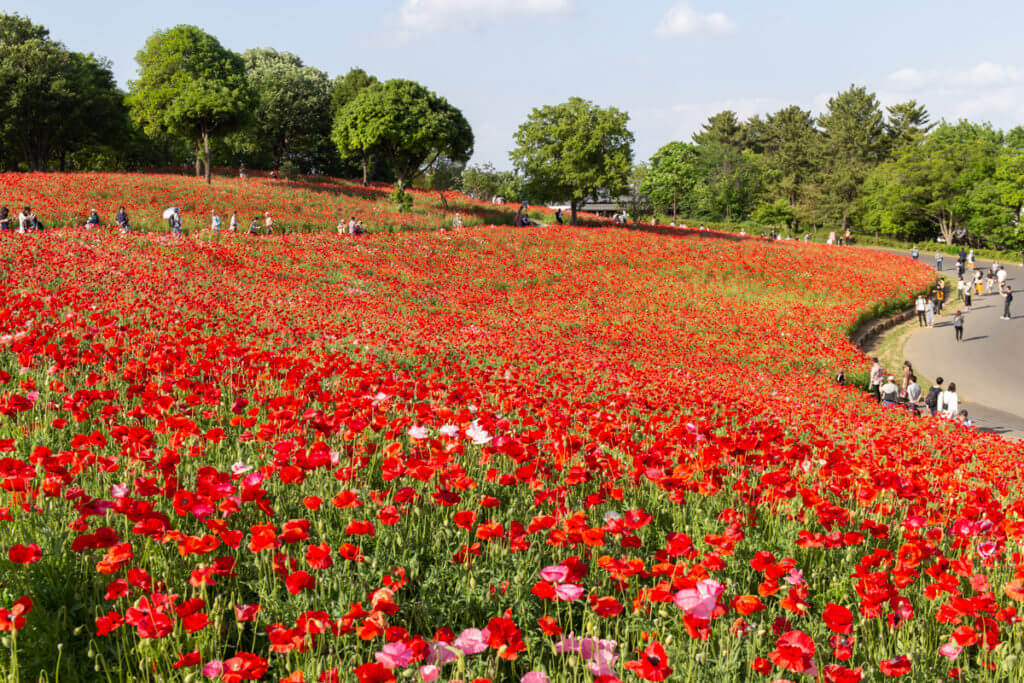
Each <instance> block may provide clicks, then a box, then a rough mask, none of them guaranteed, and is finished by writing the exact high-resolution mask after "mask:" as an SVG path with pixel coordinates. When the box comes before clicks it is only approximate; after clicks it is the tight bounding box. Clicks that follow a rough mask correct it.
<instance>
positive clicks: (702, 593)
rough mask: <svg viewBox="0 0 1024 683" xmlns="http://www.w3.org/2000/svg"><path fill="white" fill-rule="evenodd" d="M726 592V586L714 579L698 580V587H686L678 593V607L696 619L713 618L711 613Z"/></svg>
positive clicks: (676, 600)
mask: <svg viewBox="0 0 1024 683" xmlns="http://www.w3.org/2000/svg"><path fill="white" fill-rule="evenodd" d="M724 592H725V586H723V585H722V584H720V583H719V582H718V581H715V580H714V579H704V580H703V581H698V582H697V587H696V588H684V589H683V590H681V591H679V592H678V593H676V597H675V603H676V607H678V608H679V609H681V610H683V611H684V612H686V613H687V614H689V615H690V616H691V617H693V618H694V619H703V620H705V621H708V620H710V619H711V613H712V612H714V610H715V607H716V606H717V605H718V598H719V596H721V595H722V593H724Z"/></svg>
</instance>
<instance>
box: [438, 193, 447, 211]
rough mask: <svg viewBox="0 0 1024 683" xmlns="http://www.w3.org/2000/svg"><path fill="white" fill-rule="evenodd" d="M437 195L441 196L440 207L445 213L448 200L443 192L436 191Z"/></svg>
mask: <svg viewBox="0 0 1024 683" xmlns="http://www.w3.org/2000/svg"><path fill="white" fill-rule="evenodd" d="M437 194H438V195H440V196H441V206H442V207H443V208H444V210H445V211H449V208H448V198H447V197H445V196H444V190H438V191H437Z"/></svg>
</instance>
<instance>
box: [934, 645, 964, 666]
mask: <svg viewBox="0 0 1024 683" xmlns="http://www.w3.org/2000/svg"><path fill="white" fill-rule="evenodd" d="M961 650H963V648H962V647H960V646H959V645H957V644H956V643H946V644H945V645H940V646H939V654H940V655H942V656H943V657H945V658H946V659H948V660H949V661H951V662H952V661H953V660H954V659H956V658H957V655H959V654H960V651H961Z"/></svg>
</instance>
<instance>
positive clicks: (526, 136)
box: [509, 97, 633, 224]
mask: <svg viewBox="0 0 1024 683" xmlns="http://www.w3.org/2000/svg"><path fill="white" fill-rule="evenodd" d="M628 123H629V115H628V114H626V113H625V112H623V111H619V110H618V109H616V108H614V107H608V108H602V107H599V106H597V105H595V104H593V103H592V102H589V101H587V100H584V99H582V98H579V97H573V98H570V99H569V101H568V102H564V103H563V104H559V105H555V106H545V107H538V108H536V109H534V110H533V111H532V112H531V113H530V115H529V117H528V118H527V120H526V121H525V122H524V123H523V124H522V125H520V126H519V129H518V130H517V131H516V134H515V143H516V146H515V149H513V151H512V152H511V153H510V154H509V158H510V159H511V160H512V162H513V163H514V164H515V166H516V168H517V169H519V171H520V172H521V173H522V175H523V181H524V190H525V192H526V193H527V195H528V196H529V197H530V198H531V199H532V200H533V201H537V202H544V201H566V200H568V201H569V205H570V208H571V211H572V222H573V223H574V224H575V222H576V213H577V211H578V209H579V207H580V206H581V205H582V204H583V202H584V201H586V200H587V199H590V198H594V197H596V196H597V195H598V193H600V192H606V193H609V194H612V195H618V194H621V193H622V192H624V191H625V189H626V188H627V186H628V184H629V179H630V173H631V172H632V170H633V133H631V132H630V131H629V128H627V124H628Z"/></svg>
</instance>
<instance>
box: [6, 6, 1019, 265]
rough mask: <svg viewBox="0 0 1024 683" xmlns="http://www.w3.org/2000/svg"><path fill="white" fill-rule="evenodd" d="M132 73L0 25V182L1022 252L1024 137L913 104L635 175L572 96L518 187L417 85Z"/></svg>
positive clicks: (191, 50) (263, 54)
mask: <svg viewBox="0 0 1024 683" xmlns="http://www.w3.org/2000/svg"><path fill="white" fill-rule="evenodd" d="M136 62H137V63H138V76H137V78H136V79H135V80H133V81H131V82H130V83H129V86H128V92H127V93H125V92H122V91H120V90H119V89H118V87H117V85H116V83H115V81H114V77H113V74H112V73H111V70H110V64H109V62H108V61H106V60H105V59H102V58H99V57H96V56H94V55H84V54H80V53H77V52H72V51H70V50H69V49H68V48H66V47H65V46H64V45H62V44H61V43H59V42H56V41H54V40H52V39H51V38H50V36H49V32H48V31H47V30H46V29H45V28H44V27H42V26H37V25H35V24H33V23H32V22H31V21H29V20H28V19H25V18H23V17H20V16H18V15H16V14H0V93H2V96H0V137H2V139H0V169H2V170H42V169H54V170H131V169H138V168H147V167H155V166H159V167H168V166H178V167H181V166H183V165H184V166H185V167H186V168H188V167H190V166H191V165H192V164H194V166H195V173H196V174H197V175H198V174H202V173H204V172H205V175H206V177H207V180H209V177H210V173H211V169H212V167H213V166H214V165H218V166H227V167H232V168H234V167H238V166H240V165H242V164H245V165H246V166H247V167H249V168H253V169H273V170H275V171H276V172H279V173H280V174H281V175H282V176H285V177H289V176H291V175H295V174H299V173H325V174H329V175H335V176H347V177H353V176H356V177H362V178H363V180H364V182H367V181H369V180H381V181H387V182H394V183H395V185H396V192H395V200H396V201H397V202H399V204H401V205H402V206H407V205H408V202H409V199H408V197H407V196H406V195H405V194H404V193H403V189H404V188H405V187H407V186H411V185H415V186H418V187H420V188H423V189H433V190H447V189H461V190H463V191H465V192H469V193H471V194H474V195H476V196H478V197H481V198H484V199H487V198H490V197H493V196H498V195H500V196H502V197H504V198H505V199H508V200H526V201H531V202H566V203H568V204H569V205H570V207H571V209H572V218H573V220H575V216H576V212H577V209H578V208H579V207H581V206H583V205H584V204H585V203H586V202H587V201H588V200H591V199H597V198H601V199H603V200H605V201H608V200H616V201H618V202H619V203H620V204H621V205H622V210H623V211H624V212H626V213H628V214H629V215H630V216H631V217H632V218H633V219H639V218H643V217H645V216H651V215H653V214H660V215H662V216H665V215H669V216H686V217H688V218H690V219H702V220H708V221H725V222H730V223H742V222H751V223H756V224H760V225H765V226H767V225H772V226H778V227H783V226H784V227H785V228H786V229H788V230H790V231H792V232H802V231H804V230H808V229H816V228H820V227H827V228H829V229H838V230H840V231H843V230H846V229H850V230H852V231H855V232H871V233H874V232H878V233H882V234H884V235H887V236H891V237H894V238H899V239H904V240H925V239H934V238H936V237H941V238H942V239H943V240H945V241H946V242H949V243H952V242H972V243H974V244H976V245H978V246H991V247H996V248H1004V249H1017V248H1021V247H1024V226H1022V225H1021V221H1020V216H1021V210H1022V206H1024V128H1022V127H1020V126H1018V127H1016V128H1014V129H1013V130H1010V131H1009V132H1005V133H1004V132H1001V131H998V130H995V129H994V128H992V126H991V125H989V124H980V123H972V122H968V121H960V122H957V123H947V122H944V121H943V122H940V123H938V124H935V123H932V122H931V121H930V116H929V114H928V112H927V110H926V109H925V107H924V106H923V105H921V104H918V103H917V102H916V101H913V100H911V101H909V102H904V103H902V104H897V105H895V106H892V107H888V108H887V109H885V110H883V109H882V107H881V106H880V105H879V103H878V100H877V99H876V97H875V95H874V94H873V93H871V92H869V91H868V90H867V89H866V88H864V87H859V86H850V88H849V89H848V90H846V91H844V92H841V93H838V94H837V95H836V96H835V97H833V98H831V99H830V100H829V102H828V106H827V109H826V111H825V112H824V113H823V114H821V115H820V116H817V117H814V116H813V115H812V114H811V112H810V111H807V110H804V109H801V108H800V107H797V106H789V107H785V108H783V109H781V110H779V111H777V112H775V113H773V114H768V115H766V116H763V117H762V116H760V115H758V116H754V117H752V118H750V119H748V120H747V121H741V120H740V119H739V118H738V117H737V115H736V114H735V113H734V112H732V111H723V112H721V113H719V114H715V115H714V116H712V117H711V118H710V119H709V120H708V121H707V123H705V124H704V125H703V127H702V129H701V130H700V131H699V132H698V133H696V134H695V135H694V136H693V138H692V141H691V142H682V141H679V142H670V143H668V144H666V145H665V146H663V147H662V148H661V149H659V150H658V151H657V153H655V154H654V156H653V157H651V159H650V160H649V161H648V162H646V163H641V164H636V163H635V162H634V158H633V135H632V133H631V132H630V131H629V129H628V127H627V125H628V121H629V116H628V114H626V113H625V112H622V111H619V110H617V109H615V108H601V107H598V106H596V105H594V104H593V103H591V102H587V101H585V100H582V99H580V98H575V97H571V98H569V100H568V101H567V102H565V103H563V104H559V105H555V106H545V107H538V108H537V109H535V110H533V112H532V113H531V114H530V116H529V117H528V119H527V120H526V121H525V122H524V123H523V124H522V125H521V126H520V127H519V129H518V131H517V132H516V135H515V140H514V142H515V147H514V149H513V151H512V152H511V154H510V159H511V161H512V163H513V166H514V169H515V170H513V171H497V170H496V169H495V168H494V167H493V166H491V165H490V164H484V165H482V166H474V167H469V168H467V167H466V162H467V161H468V160H469V158H470V156H471V155H472V152H473V144H474V138H473V131H472V128H471V127H470V125H469V123H468V122H467V121H466V119H465V118H464V117H463V115H462V112H461V111H459V110H458V109H457V108H455V107H454V106H452V105H451V104H449V103H448V102H447V100H445V99H444V98H443V97H440V96H439V95H436V94H435V93H433V92H431V91H429V90H427V89H426V88H425V87H423V86H422V85H419V84H418V83H415V82H413V81H408V80H402V79H396V80H391V81H387V82H383V83H382V82H380V81H378V80H377V79H376V78H375V77H373V76H372V75H369V74H367V73H366V72H364V71H363V70H361V69H352V70H351V71H349V72H348V73H347V74H345V75H339V76H336V77H334V78H329V77H328V75H327V74H326V73H324V72H323V71H320V70H319V69H316V68H314V67H311V66H307V65H305V64H303V62H302V60H301V59H300V58H299V57H297V56H295V55H293V54H290V53H287V52H278V51H276V50H273V49H270V48H253V49H250V50H247V51H246V52H244V53H243V54H240V55H239V54H236V53H234V52H231V51H230V50H227V49H226V48H224V47H223V46H221V44H220V43H219V42H218V40H217V39H216V38H215V37H213V36H211V35H209V34H207V33H205V32H204V31H203V30H201V29H199V28H197V27H194V26H176V27H174V28H171V29H168V30H165V31H157V32H156V33H154V34H153V35H152V36H150V37H149V38H148V39H147V40H146V42H145V45H144V46H143V47H142V49H141V50H140V51H139V52H138V54H137V56H136ZM595 150H599V151H600V153H598V154H595V152H594V151H595ZM440 196H441V201H442V203H445V199H444V195H443V193H442V194H441V195H440Z"/></svg>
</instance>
